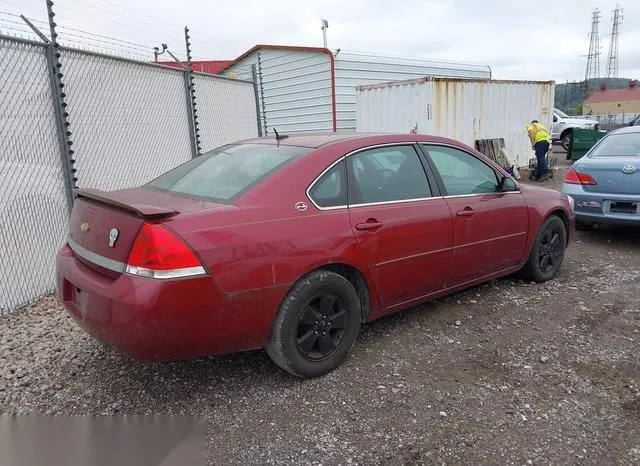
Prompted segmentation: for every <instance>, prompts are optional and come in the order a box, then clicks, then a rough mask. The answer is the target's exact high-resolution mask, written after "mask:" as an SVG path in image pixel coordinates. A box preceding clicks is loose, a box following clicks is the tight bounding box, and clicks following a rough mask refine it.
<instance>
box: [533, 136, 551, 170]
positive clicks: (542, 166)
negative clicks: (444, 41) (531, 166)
mask: <svg viewBox="0 0 640 466" xmlns="http://www.w3.org/2000/svg"><path fill="white" fill-rule="evenodd" d="M533 148H534V149H535V151H536V159H537V160H538V166H537V167H536V169H535V171H534V172H533V176H534V178H540V177H541V176H542V175H545V174H546V173H547V172H548V171H549V162H548V161H547V157H546V155H547V152H549V141H540V142H537V143H536V145H535V146H533Z"/></svg>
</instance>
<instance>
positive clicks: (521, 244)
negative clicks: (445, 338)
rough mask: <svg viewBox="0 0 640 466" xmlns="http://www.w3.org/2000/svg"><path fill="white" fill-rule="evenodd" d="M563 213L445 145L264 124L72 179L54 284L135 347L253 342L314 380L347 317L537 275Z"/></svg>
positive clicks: (147, 352) (566, 207)
mask: <svg viewBox="0 0 640 466" xmlns="http://www.w3.org/2000/svg"><path fill="white" fill-rule="evenodd" d="M574 222H575V219H574V212H573V204H572V202H571V199H570V198H569V197H567V196H566V195H565V194H562V193H560V192H556V191H552V190H548V189H542V188H538V187H531V186H522V185H520V184H518V183H517V182H516V181H514V180H513V178H511V177H510V176H509V175H508V174H507V173H506V172H505V171H504V170H503V169H502V168H500V167H499V166H497V165H496V164H494V163H493V162H492V161H490V160H489V159H488V158H486V157H484V156H483V155H482V154H480V153H478V152H476V151H475V150H473V149H471V148H470V147H467V146H465V145H463V144H460V143H458V142H456V141H453V140H449V139H442V138H436V137H429V136H420V135H363V134H347V135H340V134H330V135H299V136H291V137H285V136H282V135H281V136H279V137H278V138H273V137H270V138H261V139H255V140H248V141H243V142H240V143H237V144H231V145H227V146H224V147H222V148H218V149H215V150H213V151H211V152H209V153H206V154H204V155H202V156H200V157H197V158H195V159H193V160H191V161H189V162H187V163H185V164H183V165H181V166H179V167H177V168H175V169H173V170H171V171H169V172H168V173H166V174H164V175H162V176H160V177H159V178H157V179H156V180H154V181H152V182H150V183H149V184H147V185H144V186H142V187H139V188H134V189H126V190H121V191H115V192H103V191H97V190H88V189H84V190H79V191H78V198H77V200H76V202H75V205H74V208H73V213H72V215H71V222H70V235H69V240H68V244H67V245H65V246H64V247H63V248H62V250H61V251H60V252H59V254H58V257H57V280H58V293H59V296H60V298H61V300H62V302H63V303H64V306H65V307H66V309H67V310H68V312H70V313H71V315H72V316H73V317H74V318H75V320H76V321H77V322H78V324H79V325H80V326H82V327H83V328H84V329H85V330H86V331H87V332H88V333H90V334H91V335H93V336H94V337H95V338H97V339H98V340H100V341H102V342H104V343H106V344H108V345H110V346H112V347H114V348H116V349H117V350H119V351H121V352H123V353H125V354H128V355H130V356H132V357H134V358H137V359H141V360H148V361H169V360H177V359H186V358H194V357H200V356H205V355H214V354H222V353H229V352H235V351H243V350H251V349H257V348H266V351H267V353H268V354H269V355H270V356H271V358H272V359H273V361H274V362H275V363H276V364H277V365H278V366H280V367H281V368H283V369H285V370H287V371H289V372H291V373H292V374H294V375H296V376H298V377H303V378H306V377H316V376H320V375H323V374H326V373H327V372H329V371H331V370H333V369H334V368H336V367H337V366H338V365H339V364H340V363H341V362H342V361H343V360H344V359H345V357H346V356H347V354H348V352H349V351H350V349H351V348H352V346H353V344H354V342H355V340H356V339H357V337H358V333H359V331H360V326H361V324H362V323H363V322H368V321H372V320H374V319H377V318H379V317H381V316H384V315H387V314H390V313H392V312H395V311H398V310H401V309H404V308H408V307H411V306H414V305H416V304H419V303H421V302H424V301H426V300H429V299H433V298H436V297H438V296H443V295H447V294H450V293H453V292H455V291H457V290H461V289H464V288H468V287H470V286H473V285H476V284H479V283H482V282H486V281H488V280H491V279H494V278H497V277H502V276H505V275H509V274H513V273H516V272H519V273H521V274H522V275H524V276H525V277H526V278H527V279H530V280H533V281H537V282H543V281H546V280H550V279H551V278H553V277H554V276H555V275H556V273H557V272H558V269H559V267H560V265H561V263H562V260H563V258H564V252H565V248H566V246H567V244H568V243H569V241H570V239H571V235H572V232H573V228H574Z"/></svg>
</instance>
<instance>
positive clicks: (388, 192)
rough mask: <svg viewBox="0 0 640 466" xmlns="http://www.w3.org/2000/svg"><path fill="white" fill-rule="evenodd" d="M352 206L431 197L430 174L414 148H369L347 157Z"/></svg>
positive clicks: (350, 203)
mask: <svg viewBox="0 0 640 466" xmlns="http://www.w3.org/2000/svg"><path fill="white" fill-rule="evenodd" d="M347 164H348V169H349V172H350V176H351V177H352V178H353V183H351V182H350V189H349V205H357V204H371V203H379V202H393V201H403V200H410V199H424V198H427V197H430V196H431V189H430V188H429V182H428V180H427V175H426V174H425V171H424V168H423V166H422V163H421V162H420V159H419V157H418V154H417V153H416V151H415V149H414V148H413V147H412V146H391V147H380V148H376V149H368V150H365V151H362V152H358V153H357V154H354V155H352V156H350V157H348V158H347Z"/></svg>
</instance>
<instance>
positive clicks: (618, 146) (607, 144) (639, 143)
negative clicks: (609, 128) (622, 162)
mask: <svg viewBox="0 0 640 466" xmlns="http://www.w3.org/2000/svg"><path fill="white" fill-rule="evenodd" d="M590 156H591V157H637V156H640V133H618V134H615V133H613V134H610V135H608V136H606V137H604V138H602V140H600V143H599V144H598V145H596V146H595V147H594V148H593V150H592V151H591V154H590Z"/></svg>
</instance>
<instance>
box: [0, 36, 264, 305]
mask: <svg viewBox="0 0 640 466" xmlns="http://www.w3.org/2000/svg"><path fill="white" fill-rule="evenodd" d="M56 53H57V54H59V55H57V56H56V58H55V60H59V62H60V65H61V67H57V66H56V63H57V62H56V61H55V60H54V59H53V58H52V57H53V56H54V54H56ZM56 93H59V94H56ZM193 93H194V94H195V98H196V100H197V117H196V118H195V119H194V112H193V109H192V104H191V102H192V99H193V97H194V95H192V93H191V90H190V89H189V88H188V73H187V72H186V70H181V69H174V68H169V67H163V66H160V65H156V64H152V63H145V62H138V61H133V60H128V59H123V58H119V57H115V56H108V55H103V54H98V53H93V52H87V51H81V50H75V49H68V48H64V47H54V46H52V45H51V44H49V43H38V42H34V41H30V40H24V39H17V38H14V37H10V36H0V107H1V108H0V147H2V151H0V249H1V250H2V260H1V261H0V315H4V314H7V313H8V312H10V311H12V310H14V309H17V308H20V307H22V306H25V305H27V304H29V303H31V302H33V301H35V300H36V299H38V298H40V297H42V296H43V295H46V294H48V293H50V292H52V291H53V290H54V288H55V276H54V274H55V255H56V252H57V250H58V249H59V248H60V247H61V246H62V245H63V244H64V241H65V239H66V236H67V224H68V218H69V210H70V206H69V201H68V199H69V198H70V197H69V196H68V195H69V194H72V190H73V188H72V186H71V183H70V179H71V178H73V177H75V178H77V182H76V183H77V186H78V187H82V188H97V189H103V190H114V189H123V188H129V187H134V186H138V185H140V184H143V183H145V182H147V181H150V180H152V179H153V178H155V177H157V176H158V175H160V174H162V173H163V172H165V171H167V170H169V169H171V168H173V167H175V166H177V165H179V164H180V163H182V162H186V161H187V160H189V159H190V158H192V157H194V156H197V155H199V154H197V153H194V145H193V143H192V141H193V140H194V137H195V134H196V127H197V126H198V125H199V128H200V131H199V133H200V138H201V141H202V149H201V153H203V152H206V151H208V150H211V149H213V148H215V147H218V146H220V145H224V144H227V143H230V142H233V141H235V140H239V139H244V138H249V137H256V136H258V123H257V115H256V100H255V88H254V85H253V83H252V82H248V81H241V80H230V79H227V78H223V77H217V76H213V75H205V74H201V73H195V74H194V90H193ZM61 115H64V117H63V116H61ZM67 120H68V121H67ZM65 146H68V147H65ZM70 147H72V148H73V149H72V150H69V148H70ZM71 157H72V159H70V158H71ZM70 171H71V172H73V174H72V175H71V176H70V177H68V176H67V175H66V174H67V173H69V172H70Z"/></svg>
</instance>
